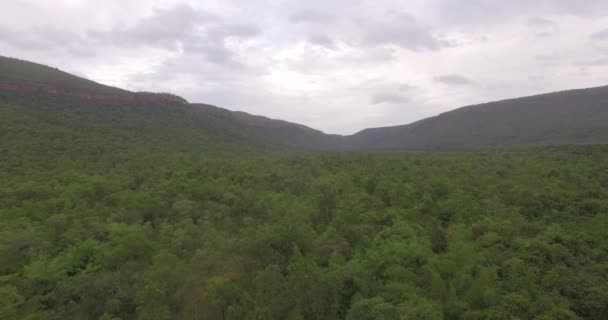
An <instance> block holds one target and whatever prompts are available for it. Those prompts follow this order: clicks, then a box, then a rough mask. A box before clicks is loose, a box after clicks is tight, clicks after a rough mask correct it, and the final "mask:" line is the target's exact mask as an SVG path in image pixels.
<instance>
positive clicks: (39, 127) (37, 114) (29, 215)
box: [0, 92, 608, 320]
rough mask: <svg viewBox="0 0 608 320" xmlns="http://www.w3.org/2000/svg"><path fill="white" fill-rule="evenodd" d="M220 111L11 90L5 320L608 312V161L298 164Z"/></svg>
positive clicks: (330, 158) (1, 252)
mask: <svg viewBox="0 0 608 320" xmlns="http://www.w3.org/2000/svg"><path fill="white" fill-rule="evenodd" d="M213 110H214V109H212V108H208V109H204V108H203V109H196V108H193V107H192V106H187V105H168V104H163V103H128V104H126V103H118V102H116V103H113V102H103V103H102V102H95V101H90V102H86V103H85V102H83V101H80V100H75V99H67V98H62V97H48V96H38V95H28V96H24V95H13V94H8V93H6V92H4V93H2V92H0V221H2V222H1V223H0V319H32V320H33V319H50V320H53V319H104V320H109V319H123V320H125V319H197V320H198V319H311V320H312V319H352V320H356V319H399V320H401V319H428V320H439V319H445V320H452V319H537V320H549V319H564V320H566V319H605V317H606V314H608V188H607V187H608V161H606V159H608V148H607V147H605V146H562V147H546V148H538V149H530V150H524V151H492V152H489V151H483V152H482V151H480V152H459V153H448V152H437V153H375V154H368V153H312V152H311V153H307V152H303V151H293V150H291V151H286V150H285V149H281V148H280V147H279V145H280V143H274V142H269V141H268V140H267V139H266V138H264V136H263V134H261V133H260V131H255V130H253V129H251V131H250V129H245V128H244V127H243V126H242V122H239V121H235V120H234V118H231V117H225V116H219V115H218V114H217V113H216V112H212V111H213ZM216 111H217V110H216ZM260 121H262V120H260Z"/></svg>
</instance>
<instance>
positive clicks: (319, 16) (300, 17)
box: [289, 11, 332, 24]
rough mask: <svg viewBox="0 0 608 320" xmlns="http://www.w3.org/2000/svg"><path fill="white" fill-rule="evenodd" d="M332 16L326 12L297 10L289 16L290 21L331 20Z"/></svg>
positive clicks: (325, 21) (318, 21)
mask: <svg viewBox="0 0 608 320" xmlns="http://www.w3.org/2000/svg"><path fill="white" fill-rule="evenodd" d="M331 20H332V17H331V16H330V15H328V14H326V13H323V12H318V11H297V12H294V13H292V14H291V15H290V16H289V22H291V23H321V24H326V23H329V22H331Z"/></svg>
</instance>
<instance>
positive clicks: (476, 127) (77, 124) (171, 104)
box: [0, 57, 608, 150]
mask: <svg viewBox="0 0 608 320" xmlns="http://www.w3.org/2000/svg"><path fill="white" fill-rule="evenodd" d="M0 103H2V104H3V105H4V107H3V111H2V112H3V113H4V114H5V117H4V121H6V122H11V118H10V117H25V116H26V114H29V115H30V116H31V117H35V118H36V119H37V121H42V122H44V121H46V120H48V121H46V122H44V123H50V124H52V125H59V124H60V125H61V126H62V130H70V129H71V128H80V129H81V130H84V129H83V128H87V127H91V128H94V129H93V131H92V132H103V133H104V135H105V136H106V137H107V138H108V139H110V138H112V137H114V138H115V140H124V141H125V142H126V141H131V140H133V141H137V143H140V144H146V143H151V141H155V143H154V145H155V146H167V147H169V146H170V147H172V148H181V149H184V148H197V147H200V148H208V147H212V146H213V147H219V146H222V147H227V148H233V147H235V146H236V147H237V148H242V147H245V148H257V147H260V146H266V147H268V146H273V147H288V148H301V149H322V150H345V149H359V150H365V149H408V150H411V149H471V148H484V147H505V146H534V145H549V144H603V143H608V125H607V123H608V87H599V88H591V89H582V90H570V91H563V92H557V93H549V94H543V95H537V96H531V97H524V98H518V99H510V100H504V101H498V102H491V103H486V104H481V105H476V106H469V107H464V108H460V109H456V110H453V111H450V112H446V113H443V114H441V115H438V116H436V117H431V118H427V119H424V120H421V121H418V122H415V123H412V124H408V125H403V126H395V127H384V128H372V129H365V130H363V131H361V132H359V133H356V134H354V135H351V136H338V135H327V134H324V133H323V132H321V131H318V130H315V129H312V128H308V127H306V126H303V125H299V124H295V123H290V122H286V121H281V120H274V119H269V118H265V117H262V116H255V115H250V114H247V113H243V112H233V111H230V110H226V109H222V108H218V107H215V106H210V105H206V104H189V103H188V102H187V101H186V100H185V99H183V98H181V97H177V96H174V95H170V94H154V93H141V92H140V93H136V92H129V91H127V90H122V89H118V88H113V87H108V86H105V85H102V84H98V83H95V82H93V81H90V80H86V79H83V78H80V77H76V76H73V75H70V74H68V73H65V72H62V71H59V70H57V69H54V68H50V67H47V66H43V65H40V64H35V63H31V62H27V61H22V60H17V59H11V58H3V57H0ZM10 110H12V111H10ZM17 110H19V111H17ZM11 112H12V113H11ZM8 113H10V115H9V114H8ZM36 114H37V115H36ZM45 119H46V120H45ZM53 119H55V120H53ZM57 119H59V120H57ZM40 125H41V126H40V128H44V124H43V123H40ZM13 126H14V125H13ZM95 130H97V131H95ZM148 135H149V136H148ZM125 137H127V138H125Z"/></svg>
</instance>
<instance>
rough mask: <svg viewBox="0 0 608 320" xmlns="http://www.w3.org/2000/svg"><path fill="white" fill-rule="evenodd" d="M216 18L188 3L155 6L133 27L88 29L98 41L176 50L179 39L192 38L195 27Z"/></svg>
mask: <svg viewBox="0 0 608 320" xmlns="http://www.w3.org/2000/svg"><path fill="white" fill-rule="evenodd" d="M214 20H216V17H214V16H213V15H210V14H208V13H204V12H201V11H197V10H195V9H194V8H192V7H191V6H189V5H185V4H180V5H176V6H174V7H171V8H166V9H156V10H155V11H154V14H153V15H152V16H150V17H148V18H146V19H143V20H141V21H139V22H138V23H136V24H135V25H133V26H119V27H115V28H114V29H113V30H111V31H109V32H99V31H90V32H89V34H90V35H91V36H92V37H94V38H96V39H98V40H101V41H105V42H114V43H117V44H120V45H149V46H160V47H163V48H165V49H177V46H178V44H179V43H180V42H182V41H186V40H192V38H194V37H195V35H196V34H197V32H198V28H199V27H201V26H203V25H205V24H207V23H209V22H212V21H214Z"/></svg>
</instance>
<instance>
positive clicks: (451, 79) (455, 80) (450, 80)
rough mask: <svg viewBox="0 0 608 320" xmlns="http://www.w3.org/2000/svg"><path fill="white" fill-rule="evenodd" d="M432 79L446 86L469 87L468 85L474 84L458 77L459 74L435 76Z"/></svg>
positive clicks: (460, 76) (467, 79)
mask: <svg viewBox="0 0 608 320" xmlns="http://www.w3.org/2000/svg"><path fill="white" fill-rule="evenodd" d="M434 79H435V81H437V82H440V83H443V84H447V85H457V86H462V85H465V86H470V85H474V84H475V82H473V81H472V80H470V79H469V78H467V77H465V76H462V75H459V74H448V75H443V76H437V77H435V78H434Z"/></svg>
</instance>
